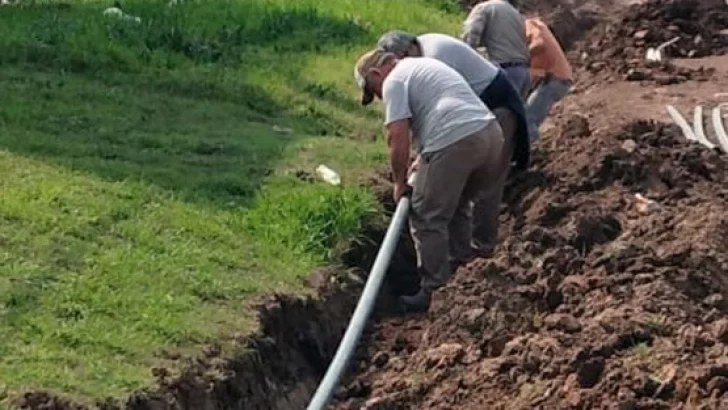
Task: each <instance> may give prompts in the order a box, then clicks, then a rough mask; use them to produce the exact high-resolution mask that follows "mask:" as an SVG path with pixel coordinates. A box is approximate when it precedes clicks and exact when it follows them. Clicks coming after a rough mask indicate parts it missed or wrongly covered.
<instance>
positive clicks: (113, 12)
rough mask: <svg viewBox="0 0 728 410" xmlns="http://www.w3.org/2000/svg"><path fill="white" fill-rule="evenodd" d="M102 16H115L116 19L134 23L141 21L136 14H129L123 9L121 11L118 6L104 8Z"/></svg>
mask: <svg viewBox="0 0 728 410" xmlns="http://www.w3.org/2000/svg"><path fill="white" fill-rule="evenodd" d="M104 16H106V17H115V18H118V19H122V20H126V21H133V22H134V23H137V24H138V23H141V22H142V19H141V18H139V17H137V16H132V15H131V14H126V13H124V12H123V11H121V9H120V8H118V7H109V8H107V9H106V10H104Z"/></svg>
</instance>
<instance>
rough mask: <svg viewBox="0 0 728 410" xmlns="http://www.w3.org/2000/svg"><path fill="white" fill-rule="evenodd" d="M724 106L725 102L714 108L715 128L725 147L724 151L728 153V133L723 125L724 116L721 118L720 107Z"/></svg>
mask: <svg viewBox="0 0 728 410" xmlns="http://www.w3.org/2000/svg"><path fill="white" fill-rule="evenodd" d="M722 106H723V104H720V105H719V106H717V107H715V108H713V128H715V133H716V135H717V137H718V142H719V143H720V145H721V147H722V148H723V151H725V152H726V153H727V154H728V135H726V132H725V127H723V118H721V115H720V109H721V108H722Z"/></svg>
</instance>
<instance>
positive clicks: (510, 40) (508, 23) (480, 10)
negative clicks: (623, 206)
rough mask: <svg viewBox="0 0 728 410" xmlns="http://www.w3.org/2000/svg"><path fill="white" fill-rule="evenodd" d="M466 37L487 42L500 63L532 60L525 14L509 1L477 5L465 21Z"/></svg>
mask: <svg viewBox="0 0 728 410" xmlns="http://www.w3.org/2000/svg"><path fill="white" fill-rule="evenodd" d="M463 40H465V42H466V43H468V44H470V45H471V46H473V47H478V46H480V45H484V46H485V47H486V49H487V51H488V57H490V59H491V60H493V61H495V62H496V63H499V64H502V63H528V61H529V58H528V46H527V45H526V28H525V25H524V21H523V17H522V16H521V13H519V12H518V10H516V8H515V7H513V6H512V5H511V4H510V3H508V2H507V1H506V0H488V1H485V2H482V3H479V4H477V5H476V6H475V7H473V9H472V10H471V11H470V14H468V17H467V18H466V20H465V23H464V34H463Z"/></svg>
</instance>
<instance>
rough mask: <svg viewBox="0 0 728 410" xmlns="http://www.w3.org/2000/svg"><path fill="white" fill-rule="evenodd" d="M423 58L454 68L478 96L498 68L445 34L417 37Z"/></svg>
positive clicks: (462, 43)
mask: <svg viewBox="0 0 728 410" xmlns="http://www.w3.org/2000/svg"><path fill="white" fill-rule="evenodd" d="M417 41H418V42H419V43H420V46H421V48H422V56H423V57H431V58H434V59H436V60H440V61H442V62H443V63H445V64H447V65H449V66H450V67H452V68H454V69H455V71H457V72H458V73H460V75H462V76H463V77H465V80H466V81H467V82H468V84H470V87H471V88H472V89H473V91H475V93H476V94H478V95H480V94H481V93H482V92H483V91H484V90H485V88H486V87H488V86H489V85H490V83H491V82H493V79H495V76H496V75H498V67H497V66H496V65H495V64H493V63H491V62H490V61H488V60H486V59H485V58H484V57H483V56H481V55H480V54H478V52H477V51H475V50H474V49H473V48H472V47H470V46H469V45H468V44H467V43H465V42H464V41H462V40H459V39H457V38H455V37H451V36H448V35H445V34H438V33H429V34H423V35H421V36H418V37H417Z"/></svg>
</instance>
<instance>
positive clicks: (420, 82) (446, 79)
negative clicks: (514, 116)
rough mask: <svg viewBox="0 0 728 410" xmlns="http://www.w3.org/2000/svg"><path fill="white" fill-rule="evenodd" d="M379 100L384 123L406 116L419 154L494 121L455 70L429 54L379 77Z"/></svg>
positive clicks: (408, 60)
mask: <svg viewBox="0 0 728 410" xmlns="http://www.w3.org/2000/svg"><path fill="white" fill-rule="evenodd" d="M382 102H383V103H384V116H385V120H384V123H385V125H388V124H391V123H392V122H395V121H399V120H403V119H411V121H412V134H413V136H412V137H413V140H414V145H415V147H416V149H417V151H418V152H419V153H420V154H424V153H428V152H436V151H439V150H441V149H443V148H446V147H448V146H450V145H452V144H454V143H456V142H458V141H460V140H461V139H463V138H465V137H467V136H469V135H471V134H474V133H475V132H477V131H480V130H481V129H483V128H485V126H486V125H487V124H488V123H489V122H490V121H495V115H493V113H492V112H491V111H490V110H489V109H488V108H487V107H486V106H485V104H483V102H482V101H481V100H480V98H479V97H478V96H477V95H476V94H475V92H474V91H473V90H472V89H471V88H470V85H468V83H467V82H466V81H465V79H464V78H463V77H462V76H461V75H460V74H458V72H457V71H455V70H454V69H453V68H451V67H450V66H448V65H447V64H445V63H443V62H441V61H439V60H435V59H434V58H429V57H419V58H405V59H403V60H400V61H399V62H398V63H397V65H396V66H395V67H394V68H393V69H392V71H391V72H390V73H389V75H388V76H387V78H386V79H385V80H384V84H383V86H382Z"/></svg>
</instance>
